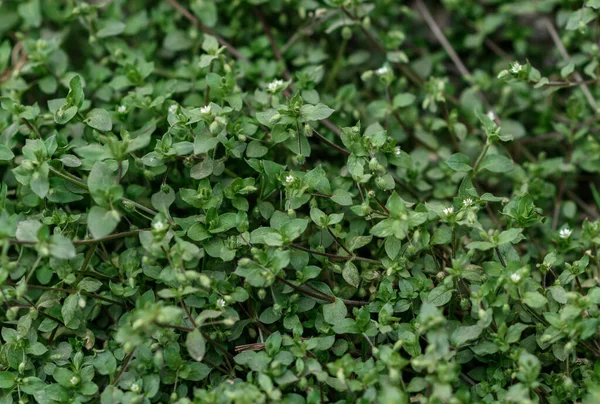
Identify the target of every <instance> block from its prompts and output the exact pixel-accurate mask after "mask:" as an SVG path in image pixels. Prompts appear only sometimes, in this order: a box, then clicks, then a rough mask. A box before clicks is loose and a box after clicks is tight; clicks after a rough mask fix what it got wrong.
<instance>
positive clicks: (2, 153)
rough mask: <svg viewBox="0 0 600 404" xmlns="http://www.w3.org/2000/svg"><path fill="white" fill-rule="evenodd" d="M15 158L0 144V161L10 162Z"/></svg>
mask: <svg viewBox="0 0 600 404" xmlns="http://www.w3.org/2000/svg"><path fill="white" fill-rule="evenodd" d="M14 157H15V154H14V153H13V152H12V151H11V150H10V149H9V148H8V147H6V146H4V145H3V144H0V160H1V161H10V160H12V159H13V158H14Z"/></svg>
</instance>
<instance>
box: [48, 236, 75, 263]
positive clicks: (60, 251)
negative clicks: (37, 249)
mask: <svg viewBox="0 0 600 404" xmlns="http://www.w3.org/2000/svg"><path fill="white" fill-rule="evenodd" d="M50 254H51V255H52V256H53V257H56V258H60V259H63V260H70V259H72V258H75V246H73V243H72V242H71V240H69V239H68V238H66V237H65V236H63V235H62V234H55V235H53V236H51V237H50Z"/></svg>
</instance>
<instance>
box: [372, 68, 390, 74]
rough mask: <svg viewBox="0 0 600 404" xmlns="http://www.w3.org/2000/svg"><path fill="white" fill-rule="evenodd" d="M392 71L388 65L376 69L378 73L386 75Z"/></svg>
mask: <svg viewBox="0 0 600 404" xmlns="http://www.w3.org/2000/svg"><path fill="white" fill-rule="evenodd" d="M389 71H390V68H389V67H387V66H381V67H380V68H379V69H377V70H375V73H376V74H378V75H380V76H381V75H384V74H386V73H387V72H389Z"/></svg>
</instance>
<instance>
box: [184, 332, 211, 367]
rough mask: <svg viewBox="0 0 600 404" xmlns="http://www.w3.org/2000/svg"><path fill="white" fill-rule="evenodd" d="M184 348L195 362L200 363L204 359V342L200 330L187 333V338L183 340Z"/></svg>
mask: <svg viewBox="0 0 600 404" xmlns="http://www.w3.org/2000/svg"><path fill="white" fill-rule="evenodd" d="M185 346H186V347H187V349H188V353H189V354H190V356H191V357H192V358H193V359H194V360H195V361H198V362H201V361H202V359H204V355H205V354H206V342H205V340H204V337H203V336H202V333H201V332H200V330H198V329H195V330H194V331H192V332H189V333H188V335H187V338H186V339H185Z"/></svg>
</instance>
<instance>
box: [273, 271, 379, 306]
mask: <svg viewBox="0 0 600 404" xmlns="http://www.w3.org/2000/svg"><path fill="white" fill-rule="evenodd" d="M277 280H279V281H280V282H282V283H285V284H286V285H288V286H289V287H291V288H292V289H294V290H296V291H298V292H300V293H302V294H305V295H306V296H310V297H313V298H315V299H319V300H325V301H326V302H330V303H333V302H335V299H336V297H334V296H329V295H326V294H324V293H322V292H319V293H314V292H311V291H310V290H306V289H304V288H303V287H301V286H297V285H294V284H293V283H292V282H290V281H288V280H286V279H284V278H282V277H281V276H279V275H278V276H277ZM338 299H339V298H338ZM340 300H341V301H342V302H344V304H345V305H347V306H366V305H368V304H369V302H361V301H358V300H347V299H340Z"/></svg>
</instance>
